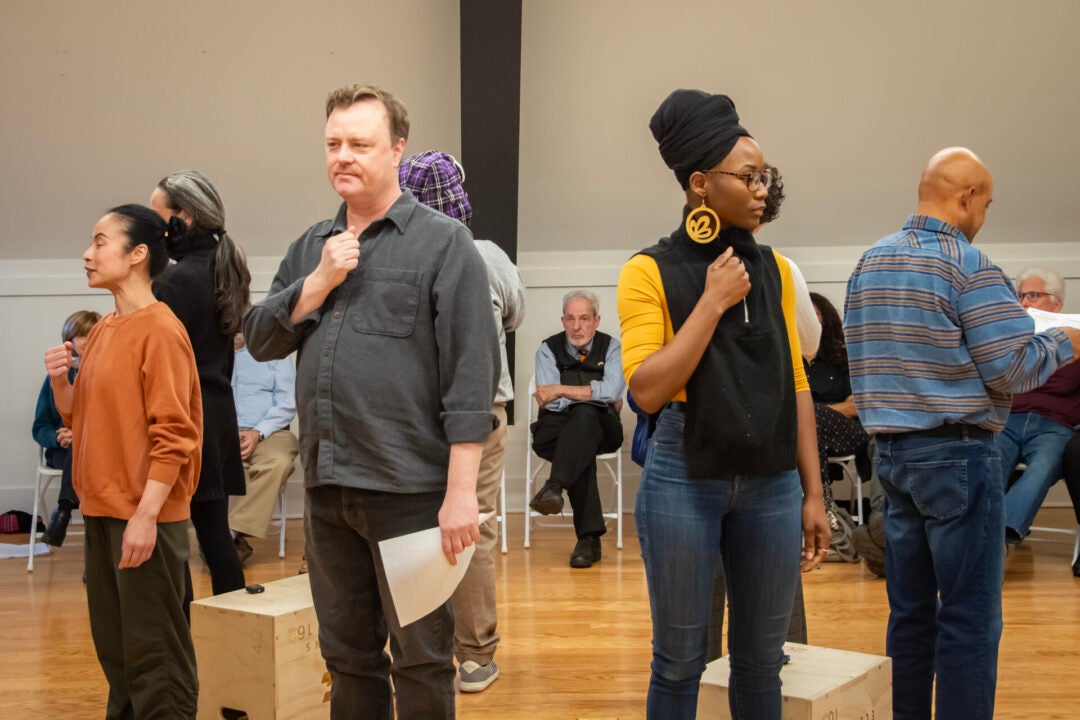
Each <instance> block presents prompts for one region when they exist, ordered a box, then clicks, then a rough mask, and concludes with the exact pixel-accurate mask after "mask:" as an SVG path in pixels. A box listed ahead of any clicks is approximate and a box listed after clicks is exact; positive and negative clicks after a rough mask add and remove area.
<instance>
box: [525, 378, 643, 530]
mask: <svg viewBox="0 0 1080 720" xmlns="http://www.w3.org/2000/svg"><path fill="white" fill-rule="evenodd" d="M535 394H536V375H533V376H532V377H531V378H529V395H528V398H527V400H526V402H527V403H528V406H529V420H528V424H527V425H526V432H527V437H526V441H525V547H529V544H530V538H531V530H532V524H533V519H534V518H542V517H546V516H544V515H541V514H540V513H538V512H536V511H535V510H533V509H532V508H530V507H529V501H530V500H532V496H533V493H534V492H535V485H536V478H537V477H538V476H539V475H540V473H541V472H542V471H543V469H544V468H545V467H547V466H549V465H550V463H549V462H548V461H547V460H544V459H543V458H542V457H540V456H539V455H537V454H536V453H534V452H533V449H532V423H533V421H534V420H536V417H537V415H538V413H539V411H540V408H539V406H538V405H537V403H536V399H535V398H534V397H533V396H534V395H535ZM534 458H535V463H534ZM596 461H597V462H596V476H597V482H599V480H600V474H601V470H603V471H604V472H605V473H606V474H607V475H608V476H609V477H610V478H611V481H612V482H611V489H612V492H613V493H614V495H615V497H614V499H613V501H612V502H609V503H607V504H606V507H611V506H612V505H614V506H615V509H614V510H613V511H610V512H605V513H604V518H605V519H607V520H614V521H615V528H616V536H615V538H616V541H615V547H617V548H619V549H620V550H621V549H622V546H623V496H622V474H623V473H622V448H619V449H618V450H616V451H615V452H610V453H603V454H602V455H597V456H596ZM601 504H602V505H603V503H601ZM563 514H564V515H565V511H564V513H563ZM536 524H537V525H541V526H544V527H547V526H555V527H573V523H572V522H571V523H565V522H560V523H553V522H543V521H540V520H537V521H536Z"/></svg>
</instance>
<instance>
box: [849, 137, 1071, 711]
mask: <svg viewBox="0 0 1080 720" xmlns="http://www.w3.org/2000/svg"><path fill="white" fill-rule="evenodd" d="M992 196H993V179H992V178H991V176H990V172H989V171H988V170H987V169H986V167H985V166H984V165H983V163H982V162H981V161H980V160H979V158H978V157H976V156H975V154H974V153H972V152H971V151H970V150H967V149H964V148H947V149H945V150H942V151H941V152H939V153H937V154H936V155H934V156H933V157H932V158H931V159H930V162H929V163H928V164H927V166H926V169H925V170H924V171H923V174H922V178H921V179H920V182H919V207H918V211H917V213H916V214H915V215H913V216H911V217H910V218H908V220H907V222H906V223H905V224H904V227H903V229H902V230H901V231H900V232H898V233H896V234H893V235H890V236H889V237H886V238H884V239H882V240H880V241H879V242H877V243H876V244H875V245H874V246H873V247H871V248H870V249H869V250H867V251H866V252H865V253H864V254H863V256H862V258H861V259H860V260H859V263H858V265H857V266H856V267H855V271H854V273H853V274H852V276H851V279H850V280H849V281H848V288H847V299H846V303H845V319H844V334H845V336H846V339H847V345H848V358H849V361H850V366H851V385H852V390H853V392H854V396H855V404H856V406H857V408H858V412H859V419H860V420H861V421H862V424H863V426H864V427H865V428H866V430H867V431H868V432H870V433H874V434H875V435H876V438H877V452H876V456H875V462H876V463H877V468H878V475H879V476H880V478H881V482H882V485H883V487H884V488H885V492H886V502H885V533H886V537H887V540H888V552H887V554H886V569H885V577H886V583H887V588H888V594H889V608H890V614H889V626H888V631H887V635H886V652H887V653H888V655H889V656H890V657H891V658H892V660H893V708H894V713H895V717H896V718H897V720H908V719H913V718H918V719H920V720H924V719H925V720H929V718H930V706H931V696H932V691H933V684H934V677H935V675H936V676H937V680H938V684H937V707H936V711H937V714H936V717H937V720H951V719H953V718H963V720H979V719H980V718H985V719H986V720H989V719H990V718H992V717H993V713H994V690H995V686H996V683H997V651H998V641H999V639H1000V636H1001V582H1002V573H1003V563H1004V558H1003V556H1004V544H1003V538H1004V532H1005V528H1004V510H1003V507H1004V489H1003V475H1002V469H1001V459H1000V455H999V454H998V452H997V450H996V449H995V446H994V441H993V437H992V436H993V433H995V432H998V431H1000V430H1001V429H1002V427H1004V425H1005V422H1006V420H1007V419H1008V416H1009V409H1010V406H1011V403H1012V393H1013V392H1017V391H1024V390H1030V389H1032V388H1035V387H1038V386H1039V385H1041V384H1042V383H1044V382H1045V381H1046V379H1047V378H1048V377H1049V376H1050V374H1051V373H1053V372H1054V371H1055V370H1056V369H1057V368H1058V367H1059V366H1061V365H1063V364H1065V363H1068V362H1071V361H1072V360H1074V359H1075V358H1076V356H1077V354H1078V352H1080V332H1078V331H1075V330H1071V329H1064V328H1054V329H1052V330H1049V331H1048V332H1045V333H1039V334H1035V333H1034V321H1033V320H1032V319H1031V318H1030V317H1029V316H1028V315H1027V313H1025V312H1024V310H1023V308H1021V307H1020V304H1019V303H1018V302H1017V300H1016V293H1015V291H1014V290H1013V287H1012V284H1011V283H1010V282H1009V280H1008V278H1007V277H1006V276H1005V274H1004V273H1003V272H1002V271H1001V269H1000V268H998V267H997V266H995V265H994V264H992V263H991V262H990V260H989V259H988V258H987V257H986V256H985V255H983V254H982V253H981V252H979V251H978V250H976V249H975V248H974V247H972V245H971V242H972V241H973V240H974V238H975V234H976V233H977V232H978V231H979V228H981V227H982V224H983V220H984V219H985V214H986V208H987V207H988V206H989V205H990V202H991V199H992Z"/></svg>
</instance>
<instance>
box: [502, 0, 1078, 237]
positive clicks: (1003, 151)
mask: <svg viewBox="0 0 1080 720" xmlns="http://www.w3.org/2000/svg"><path fill="white" fill-rule="evenodd" d="M1078 25H1080V3H1076V2H1072V1H1070V0H1039V1H1038V2H1034V3H1016V2H1010V1H1007V0H984V1H983V2H972V0H937V1H934V2H930V1H928V0H916V1H912V2H899V3H897V2H893V3H884V2H864V1H863V0H830V1H829V2H781V1H780V0H761V1H759V2H735V1H733V0H684V2H680V3H669V2H662V1H661V0H636V1H635V2H624V1H621V0H588V1H581V0H524V25H523V38H522V45H523V58H522V106H521V110H522V112H521V114H522V126H521V140H522V149H521V201H520V213H521V225H520V248H521V249H522V250H536V251H539V250H575V249H580V248H588V249H597V250H600V249H613V248H640V247H644V246H645V245H648V244H650V243H651V242H652V241H654V240H655V239H656V238H657V237H659V236H661V235H666V234H667V233H668V232H670V230H671V229H673V228H674V226H675V224H676V222H677V221H678V212H679V206H680V204H681V198H680V194H679V190H678V187H677V184H676V182H675V180H674V178H673V176H672V175H671V173H670V172H669V171H668V170H667V168H665V167H664V165H663V164H662V162H661V160H660V157H659V154H658V152H657V150H656V143H655V142H654V141H653V138H652V136H651V135H650V133H649V129H648V122H649V118H650V116H651V115H652V113H653V111H654V110H655V109H656V107H657V106H658V105H659V103H660V101H661V100H662V99H663V98H664V97H665V96H666V95H667V93H668V92H670V91H671V90H673V89H675V88H677V87H699V88H703V89H707V90H709V91H711V92H724V93H727V94H729V95H730V96H731V97H732V98H733V99H734V100H735V103H736V107H737V108H738V110H739V112H740V114H741V116H742V119H743V124H744V125H745V127H747V129H749V130H750V132H752V133H754V135H755V136H756V137H757V138H758V140H759V141H760V142H761V144H762V147H763V149H764V151H765V156H766V159H767V160H769V161H771V162H772V163H773V164H775V165H777V166H778V167H780V168H781V170H782V171H783V174H784V178H785V182H786V186H787V190H788V200H787V202H786V204H785V205H784V210H783V214H782V216H781V218H780V219H779V220H778V222H777V223H776V225H775V227H774V228H772V229H770V237H769V240H768V242H770V243H772V244H774V245H775V246H778V247H781V248H788V247H792V246H799V245H847V244H852V245H866V244H868V243H870V242H871V241H873V240H875V239H877V238H879V237H881V236H882V235H885V234H887V233H889V232H891V231H892V230H893V229H894V228H896V227H897V226H898V225H899V224H900V223H901V222H902V221H903V219H904V217H906V215H907V214H908V213H909V212H911V210H912V207H913V205H914V202H915V184H916V181H917V179H918V174H919V171H920V170H921V168H922V165H923V164H924V163H925V161H926V159H927V158H928V157H929V156H930V155H931V154H932V153H933V152H934V151H935V150H937V149H939V148H942V147H945V146H949V145H955V144H965V145H970V146H971V147H972V148H974V149H975V151H976V152H978V153H981V154H982V156H983V157H984V159H985V160H986V162H987V163H988V165H989V166H990V168H991V170H992V171H993V172H994V174H995V179H996V192H995V200H994V205H993V208H992V210H991V211H990V216H989V220H988V222H987V225H986V227H985V229H984V230H983V235H982V236H980V241H983V242H1015V241H1023V242H1027V241H1051V242H1057V241H1067V240H1072V239H1074V238H1075V237H1076V231H1077V227H1078V226H1080V203H1077V202H1075V199H1074V195H1075V191H1074V188H1075V186H1076V182H1075V176H1076V172H1077V168H1078V167H1080V139H1078V137H1077V132H1076V118H1077V116H1078V115H1080V93H1077V92H1075V90H1074V87H1075V85H1076V80H1075V74H1076V68H1077V67H1078V66H1080V45H1078V43H1077V42H1076V30H1075V29H1076V27H1077V26H1078Z"/></svg>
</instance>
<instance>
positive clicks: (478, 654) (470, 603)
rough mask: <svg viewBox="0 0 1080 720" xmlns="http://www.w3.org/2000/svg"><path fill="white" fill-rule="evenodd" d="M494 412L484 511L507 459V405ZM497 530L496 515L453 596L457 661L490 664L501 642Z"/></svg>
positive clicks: (480, 492) (482, 490)
mask: <svg viewBox="0 0 1080 720" xmlns="http://www.w3.org/2000/svg"><path fill="white" fill-rule="evenodd" d="M491 412H493V413H494V414H495V415H496V416H497V417H498V418H499V427H497V428H496V429H495V430H492V432H491V435H490V436H489V437H488V441H487V444H485V445H484V454H483V457H482V458H481V459H480V473H479V475H478V476H477V479H476V497H477V500H478V501H479V505H480V514H481V515H483V514H484V513H489V512H496V508H495V502H496V500H497V499H498V497H499V484H500V481H501V480H502V471H503V464H504V463H505V460H506V407H505V406H504V405H496V406H494V407H493V408H492V409H491ZM498 532H499V525H498V522H497V521H496V519H495V516H494V515H493V516H492V517H491V519H490V520H488V521H487V522H486V523H484V524H483V525H481V526H480V542H478V543H477V544H476V552H475V553H474V554H473V559H472V562H471V563H469V569H468V570H466V571H465V577H463V578H462V579H461V584H460V585H458V587H457V590H455V591H454V595H453V596H452V597H451V598H450V602H451V603H453V606H454V654H455V655H456V656H457V659H458V662H462V663H463V662H466V661H468V660H472V661H473V662H475V663H477V664H479V665H487V664H488V663H489V662H491V658H492V656H494V655H495V648H496V647H497V646H498V644H499V633H497V632H496V631H495V625H496V618H495V560H494V559H493V558H492V557H491V552H492V550H493V549H494V548H495V540H496V538H497V536H498Z"/></svg>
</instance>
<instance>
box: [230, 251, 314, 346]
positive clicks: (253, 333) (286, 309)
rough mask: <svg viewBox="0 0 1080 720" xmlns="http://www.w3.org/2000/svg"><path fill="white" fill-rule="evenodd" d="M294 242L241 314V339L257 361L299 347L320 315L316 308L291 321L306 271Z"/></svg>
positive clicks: (302, 287) (305, 277)
mask: <svg viewBox="0 0 1080 720" xmlns="http://www.w3.org/2000/svg"><path fill="white" fill-rule="evenodd" d="M299 265H300V259H299V256H298V252H297V243H294V244H293V247H291V248H289V253H288V254H287V255H286V256H285V257H284V258H283V259H282V261H281V265H280V266H279V267H278V271H277V275H275V276H274V281H273V282H272V283H270V291H269V293H268V294H267V296H266V297H265V298H264V299H262V300H260V301H259V302H257V303H255V305H253V306H252V308H251V310H249V311H248V313H247V315H246V316H245V317H244V342H245V343H246V344H247V348H248V352H250V353H251V357H253V358H255V359H256V360H258V361H260V362H265V361H267V360H280V359H282V358H284V357H287V356H288V355H289V354H290V353H292V352H293V351H294V350H296V349H298V348H299V347H300V344H301V343H302V342H303V341H304V338H305V337H307V336H308V334H310V333H311V331H312V330H313V329H314V328H315V326H316V325H318V323H319V319H320V318H321V317H322V308H318V309H316V310H314V311H312V312H310V313H308V314H307V315H306V316H304V317H303V318H302V319H301V320H300V322H297V323H293V321H292V317H291V316H292V311H293V308H294V307H296V302H297V300H299V299H300V293H301V291H302V290H303V289H304V281H305V280H306V279H307V272H304V271H303V268H300V267H299Z"/></svg>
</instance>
